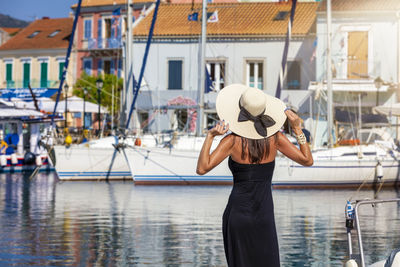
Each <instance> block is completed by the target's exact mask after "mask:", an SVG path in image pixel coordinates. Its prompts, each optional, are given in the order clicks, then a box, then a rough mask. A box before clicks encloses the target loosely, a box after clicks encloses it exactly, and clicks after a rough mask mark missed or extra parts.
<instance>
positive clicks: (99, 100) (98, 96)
mask: <svg viewBox="0 0 400 267" xmlns="http://www.w3.org/2000/svg"><path fill="white" fill-rule="evenodd" d="M96 87H97V103H98V104H99V111H98V114H97V119H98V120H99V136H100V105H101V98H100V94H101V89H102V88H103V80H102V79H100V78H98V79H97V81H96Z"/></svg>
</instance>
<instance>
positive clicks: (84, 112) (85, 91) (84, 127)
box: [83, 87, 87, 130]
mask: <svg viewBox="0 0 400 267" xmlns="http://www.w3.org/2000/svg"><path fill="white" fill-rule="evenodd" d="M86 94H87V88H86V87H85V88H83V130H85V129H86Z"/></svg>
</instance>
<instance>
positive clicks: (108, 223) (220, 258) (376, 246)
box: [0, 173, 400, 266]
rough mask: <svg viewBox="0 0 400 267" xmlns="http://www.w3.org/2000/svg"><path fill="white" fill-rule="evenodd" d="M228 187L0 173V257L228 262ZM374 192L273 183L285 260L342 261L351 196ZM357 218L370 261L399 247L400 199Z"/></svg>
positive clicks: (49, 261) (52, 261) (73, 262)
mask: <svg viewBox="0 0 400 267" xmlns="http://www.w3.org/2000/svg"><path fill="white" fill-rule="evenodd" d="M230 190H231V187H230V186H134V185H133V183H132V181H125V182H110V183H107V182H104V181H102V182H100V181H99V182H60V181H58V180H57V177H56V174H55V173H41V174H39V175H38V176H37V177H35V178H34V179H31V180H30V179H29V174H27V175H23V174H0V212H1V213H0V236H1V238H0V266H226V261H225V255H224V248H223V241H222V233H221V227H222V214H223V211H224V208H225V205H226V202H227V200H228V197H229V193H230ZM374 194H375V192H374V191H373V190H361V191H360V192H356V190H274V191H273V195H274V203H275V219H276V224H277V232H278V236H279V246H280V253H281V265H282V266H342V264H343V262H344V260H345V259H346V257H347V239H346V229H345V219H344V209H345V204H346V200H347V199H349V198H350V197H353V198H373V197H374ZM377 197H378V198H389V197H390V198H392V197H398V192H397V191H395V190H394V189H393V190H387V189H386V190H385V191H381V192H379V193H378V194H377ZM361 223H362V224H361V226H362V229H363V238H364V247H365V251H366V252H365V255H366V260H367V263H368V262H374V261H377V260H381V259H384V258H386V257H387V256H388V255H389V253H390V251H391V250H392V249H394V248H400V207H399V206H398V205H397V204H385V205H377V206H376V207H371V206H363V207H362V208H361ZM354 239H356V237H354ZM354 244H356V243H354Z"/></svg>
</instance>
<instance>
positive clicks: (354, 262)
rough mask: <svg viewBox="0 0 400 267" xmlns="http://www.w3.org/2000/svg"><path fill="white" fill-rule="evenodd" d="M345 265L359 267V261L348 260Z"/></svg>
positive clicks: (346, 266) (345, 266)
mask: <svg viewBox="0 0 400 267" xmlns="http://www.w3.org/2000/svg"><path fill="white" fill-rule="evenodd" d="M344 267H358V265H357V262H356V261H355V260H348V261H346V264H345V265H344Z"/></svg>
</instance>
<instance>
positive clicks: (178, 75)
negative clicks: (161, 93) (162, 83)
mask: <svg viewBox="0 0 400 267" xmlns="http://www.w3.org/2000/svg"><path fill="white" fill-rule="evenodd" d="M168 65H169V66H168V89H182V61H181V60H170V61H169V62H168Z"/></svg>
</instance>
